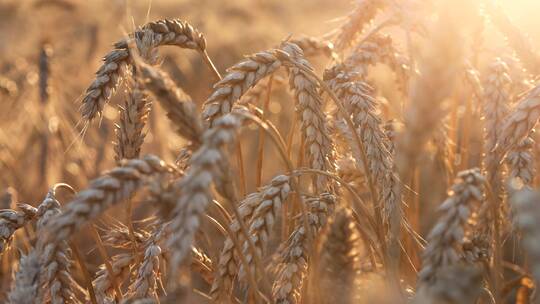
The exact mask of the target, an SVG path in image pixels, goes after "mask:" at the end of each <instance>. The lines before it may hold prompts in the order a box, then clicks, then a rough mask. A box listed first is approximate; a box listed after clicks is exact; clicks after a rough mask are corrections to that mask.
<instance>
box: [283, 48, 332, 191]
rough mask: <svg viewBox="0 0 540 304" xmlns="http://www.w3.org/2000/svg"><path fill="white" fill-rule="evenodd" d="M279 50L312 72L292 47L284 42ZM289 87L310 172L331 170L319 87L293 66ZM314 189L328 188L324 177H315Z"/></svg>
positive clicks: (328, 137) (330, 141) (330, 148)
mask: <svg viewBox="0 0 540 304" xmlns="http://www.w3.org/2000/svg"><path fill="white" fill-rule="evenodd" d="M282 50H284V51H285V52H287V53H288V54H289V55H290V56H291V57H292V58H294V59H293V60H294V61H295V62H296V64H299V65H301V66H303V67H306V68H308V69H309V70H312V67H311V66H310V65H309V63H308V62H307V61H306V60H305V59H304V58H303V53H302V50H301V49H300V48H299V47H298V46H297V45H295V44H291V43H284V45H283V46H282ZM288 72H289V79H290V80H289V84H290V86H291V89H292V90H294V93H295V97H296V112H297V113H298V116H299V118H300V121H301V130H302V135H303V137H304V141H305V142H304V144H305V150H306V156H307V159H308V161H309V165H310V167H311V168H313V169H317V170H323V171H330V172H332V171H334V169H335V168H334V167H335V164H334V147H333V142H332V139H331V138H330V135H329V132H328V123H327V122H326V115H325V114H324V111H323V101H322V98H321V96H320V95H319V92H318V91H319V86H318V84H317V83H316V82H314V81H313V80H312V79H311V78H310V77H308V75H307V74H306V72H304V71H302V70H300V69H299V68H297V67H294V66H293V67H290V68H288ZM316 186H317V188H318V190H324V189H325V187H327V186H328V180H327V178H325V177H323V176H318V177H317V180H316Z"/></svg>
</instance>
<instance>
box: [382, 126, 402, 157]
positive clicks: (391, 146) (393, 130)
mask: <svg viewBox="0 0 540 304" xmlns="http://www.w3.org/2000/svg"><path fill="white" fill-rule="evenodd" d="M402 128H403V124H402V123H401V122H399V121H398V120H396V119H390V120H388V121H386V122H385V123H384V125H383V130H384V134H385V135H386V138H388V147H386V148H387V149H388V152H390V154H392V155H394V153H395V152H396V141H397V136H398V134H399V130H401V129H402Z"/></svg>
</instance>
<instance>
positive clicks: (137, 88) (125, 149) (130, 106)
mask: <svg viewBox="0 0 540 304" xmlns="http://www.w3.org/2000/svg"><path fill="white" fill-rule="evenodd" d="M129 82H130V84H131V87H130V92H129V93H128V97H127V100H126V101H125V102H124V106H123V107H121V108H120V111H119V113H120V122H119V123H118V125H117V126H116V137H117V143H116V144H115V146H114V150H115V153H116V155H115V159H116V161H117V162H119V161H120V160H122V159H133V158H138V157H139V154H140V152H141V146H142V144H143V141H144V137H145V134H144V133H143V128H144V126H145V125H146V120H147V119H148V113H149V110H150V107H149V102H148V99H147V96H146V94H145V92H144V91H143V90H142V88H141V83H140V82H139V80H138V79H133V78H130V81H129Z"/></svg>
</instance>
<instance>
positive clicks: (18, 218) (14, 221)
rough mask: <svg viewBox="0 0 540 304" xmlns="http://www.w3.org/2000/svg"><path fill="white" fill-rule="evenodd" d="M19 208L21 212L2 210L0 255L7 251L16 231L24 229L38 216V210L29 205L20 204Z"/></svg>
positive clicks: (0, 212) (0, 216)
mask: <svg viewBox="0 0 540 304" xmlns="http://www.w3.org/2000/svg"><path fill="white" fill-rule="evenodd" d="M18 207H19V209H20V211H16V210H11V209H3V210H0V254H2V253H3V252H4V251H5V250H6V249H7V247H8V245H9V242H10V241H11V238H12V237H13V235H14V234H15V231H17V229H20V228H22V227H24V225H26V224H27V223H28V222H30V221H31V220H32V219H33V218H34V217H35V216H36V213H37V209H36V208H34V207H32V206H30V205H27V204H19V205H18Z"/></svg>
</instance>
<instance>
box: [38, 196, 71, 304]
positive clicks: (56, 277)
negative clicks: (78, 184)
mask: <svg viewBox="0 0 540 304" xmlns="http://www.w3.org/2000/svg"><path fill="white" fill-rule="evenodd" d="M60 213H61V210H60V203H59V202H58V201H57V200H56V197H55V190H54V188H53V189H51V190H50V191H49V193H47V196H46V197H45V199H44V200H43V202H42V203H41V204H40V205H39V207H38V211H37V216H38V217H39V219H38V222H37V228H38V233H42V231H43V228H44V227H46V226H47V224H49V223H50V221H51V220H52V219H53V218H55V216H57V215H58V214H60ZM38 235H39V234H38ZM54 247H55V246H54V245H45V250H44V252H43V255H42V256H41V257H40V258H41V261H40V267H41V275H40V294H41V293H42V292H45V291H46V290H47V289H48V290H49V293H50V297H51V298H50V301H51V303H53V304H60V303H66V304H68V303H80V302H79V300H78V299H77V298H76V296H75V294H74V289H75V287H78V285H77V282H76V281H75V280H74V279H73V277H72V275H71V266H72V264H73V262H72V259H71V250H70V248H69V244H68V242H67V241H66V240H63V241H61V242H59V243H58V245H56V250H55V251H53V252H54V253H53V254H49V249H53V248H54ZM40 298H43V297H42V296H40Z"/></svg>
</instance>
